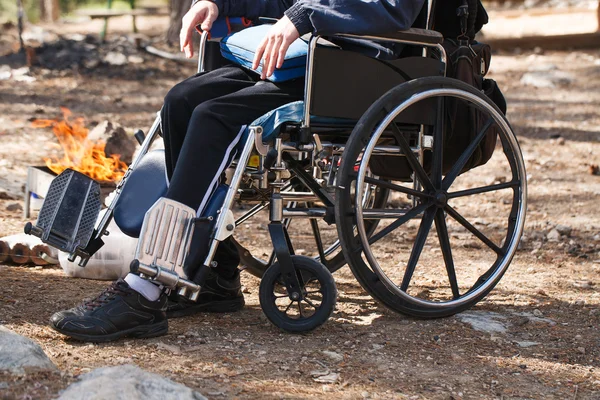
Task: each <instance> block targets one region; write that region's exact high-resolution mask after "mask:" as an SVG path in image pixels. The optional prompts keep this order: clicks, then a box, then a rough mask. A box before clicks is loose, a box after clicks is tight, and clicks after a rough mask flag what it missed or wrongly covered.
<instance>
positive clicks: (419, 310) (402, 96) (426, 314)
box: [335, 77, 520, 318]
mask: <svg viewBox="0 0 600 400" xmlns="http://www.w3.org/2000/svg"><path fill="white" fill-rule="evenodd" d="M440 88H451V89H458V90H462V91H465V92H468V93H470V94H473V95H475V96H477V97H479V98H480V99H483V100H485V102H487V103H488V104H489V105H491V106H492V107H493V108H494V109H495V110H496V111H498V112H499V113H500V114H502V112H501V111H500V110H499V109H498V107H497V106H496V105H495V104H494V103H493V102H492V101H491V100H490V99H489V98H487V97H486V96H485V95H484V94H482V93H481V92H480V91H478V90H476V89H475V88H474V87H472V86H470V85H468V84H466V83H464V82H461V81H458V80H456V79H451V78H443V77H428V78H420V79H415V80H412V81H409V82H406V83H403V84H401V85H399V86H397V87H395V88H393V89H391V90H390V91H389V92H387V93H386V94H385V95H384V96H383V97H381V98H380V99H379V100H378V101H377V102H375V103H374V104H373V105H372V106H371V107H370V108H369V109H368V110H367V111H366V112H365V114H364V115H363V116H362V118H361V119H360V120H359V122H358V123H357V125H356V127H355V128H354V131H353V132H352V135H351V136H350V140H349V141H348V143H347V145H346V150H345V153H344V155H343V156H342V162H341V165H340V172H339V181H338V188H337V189H336V206H335V212H336V221H337V227H338V234H339V237H340V240H341V244H342V249H343V251H344V254H345V256H346V260H347V262H348V264H349V266H350V269H351V270H352V272H353V274H354V276H355V277H356V279H357V280H358V282H359V283H360V284H361V286H362V287H363V288H364V289H365V290H366V291H367V292H368V293H369V294H370V295H371V296H373V297H374V298H375V299H377V300H379V301H380V302H381V303H383V304H384V305H385V306H387V307H388V308H390V309H392V310H394V311H396V312H399V313H402V314H405V315H409V316H413V317H417V318H441V317H447V316H451V315H454V314H456V313H459V312H461V311H464V310H467V309H469V308H471V307H473V306H474V305H475V304H476V303H477V302H479V301H481V300H482V299H483V298H484V297H485V296H486V295H487V294H488V293H489V292H490V291H491V290H492V289H493V288H494V287H495V286H496V284H497V283H498V282H499V280H500V278H501V277H502V275H503V274H504V272H502V275H500V276H499V277H497V279H496V280H495V282H493V283H492V284H491V286H489V287H488V288H487V290H484V291H482V292H481V293H479V294H478V295H477V296H476V297H475V298H474V299H472V300H471V301H469V302H468V303H466V304H462V305H460V306H455V307H451V308H450V307H434V306H432V307H424V306H418V305H415V304H414V303H410V302H408V301H406V300H405V299H403V298H402V297H400V296H399V295H397V294H394V293H393V292H391V291H390V290H389V289H388V288H387V287H386V286H385V285H384V283H383V282H382V281H381V280H380V278H379V277H378V276H377V275H376V273H375V272H374V271H373V270H372V269H371V267H370V266H369V265H368V264H367V263H366V262H365V261H364V260H363V258H362V256H361V254H362V253H361V251H357V246H361V245H360V239H359V238H358V237H357V236H356V233H355V226H356V219H355V216H354V215H353V213H351V212H348V211H349V210H353V209H354V204H353V202H352V200H351V196H350V194H349V190H347V189H346V188H348V187H350V185H351V183H352V179H353V177H352V171H353V168H354V163H355V158H356V157H355V154H358V152H359V151H360V150H361V149H363V148H364V147H365V146H366V145H367V144H368V143H369V140H370V136H371V134H372V132H373V131H374V129H375V127H376V126H377V124H378V123H379V122H380V121H381V120H382V119H383V117H384V116H385V115H386V114H387V112H386V111H385V110H393V109H394V108H395V107H397V106H398V105H400V104H401V103H402V102H404V101H406V100H408V99H409V98H410V97H412V96H414V95H415V94H418V93H422V92H424V91H427V90H433V89H440ZM505 121H506V119H505ZM506 122H507V123H508V121H506ZM508 134H510V135H512V136H513V137H514V133H513V132H512V131H511V132H509V133H508ZM503 145H504V143H503ZM517 147H518V146H517ZM505 151H506V150H505ZM519 154H520V151H519ZM513 207H514V204H513ZM507 236H508V233H507ZM517 240H518V238H517ZM359 250H360V249H359ZM512 256H513V255H509V256H508V257H510V259H512ZM505 258H506V257H505ZM509 262H510V260H509ZM495 265H499V262H496V263H495V264H494V265H492V266H491V268H490V270H492V269H493V268H494V267H495ZM482 284H483V282H482V283H476V284H475V285H474V287H473V288H472V289H471V291H472V290H475V289H476V286H477V285H479V287H481V285H482Z"/></svg>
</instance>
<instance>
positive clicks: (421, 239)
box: [400, 209, 436, 292]
mask: <svg viewBox="0 0 600 400" xmlns="http://www.w3.org/2000/svg"><path fill="white" fill-rule="evenodd" d="M435 213H436V210H432V209H428V210H427V211H425V215H423V219H422V220H421V225H420V226H419V232H418V233H417V238H416V239H415V243H414V244H413V248H412V251H411V253H410V258H409V259H408V264H407V265H406V271H405V272H404V278H402V284H401V285H400V290H402V291H404V292H406V290H407V289H408V285H409V284H410V281H411V279H412V277H413V274H414V273H415V268H416V266H417V263H418V262H419V258H420V257H421V252H422V251H423V246H424V245H425V242H426V241H427V236H429V231H430V230H431V224H432V223H433V218H434V217H435Z"/></svg>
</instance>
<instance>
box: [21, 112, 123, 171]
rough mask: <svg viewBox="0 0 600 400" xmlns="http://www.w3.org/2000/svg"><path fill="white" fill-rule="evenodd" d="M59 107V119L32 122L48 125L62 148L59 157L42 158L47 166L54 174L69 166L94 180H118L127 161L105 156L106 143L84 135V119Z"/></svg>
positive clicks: (38, 126) (39, 125)
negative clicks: (73, 117) (74, 117)
mask: <svg viewBox="0 0 600 400" xmlns="http://www.w3.org/2000/svg"><path fill="white" fill-rule="evenodd" d="M60 109H61V111H62V113H63V120H62V121H59V120H53V119H36V120H35V121H33V122H32V124H31V125H32V126H33V127H34V128H49V127H51V128H52V132H54V135H56V138H57V139H58V143H60V145H61V147H62V148H63V150H64V152H65V155H64V156H63V157H62V158H61V159H56V158H54V159H51V158H44V161H45V162H46V166H47V167H48V168H50V169H51V170H52V172H54V173H56V174H60V173H61V172H63V171H64V170H65V169H67V168H71V169H74V170H75V171H79V172H81V173H83V174H85V175H87V176H89V177H90V178H92V179H94V180H97V181H105V182H118V181H120V180H121V179H122V178H123V175H124V174H125V171H126V170H127V164H125V163H124V162H123V161H121V160H120V157H121V156H119V155H111V156H110V157H106V154H105V153H104V147H105V146H106V143H104V141H98V142H92V141H91V140H89V139H88V138H87V136H88V132H89V130H88V129H87V128H86V127H85V125H84V119H83V118H76V119H75V120H73V121H70V120H69V117H70V116H71V111H70V110H69V109H67V108H65V107H61V108H60Z"/></svg>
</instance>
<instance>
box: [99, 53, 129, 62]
mask: <svg viewBox="0 0 600 400" xmlns="http://www.w3.org/2000/svg"><path fill="white" fill-rule="evenodd" d="M103 61H104V62H105V63H107V64H110V65H117V66H119V65H125V64H127V56H125V54H123V53H117V52H115V51H109V52H108V53H106V55H105V56H104V58H103Z"/></svg>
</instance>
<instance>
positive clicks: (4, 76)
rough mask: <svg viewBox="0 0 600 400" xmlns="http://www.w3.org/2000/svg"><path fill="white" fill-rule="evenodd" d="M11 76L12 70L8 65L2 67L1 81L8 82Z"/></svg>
mask: <svg viewBox="0 0 600 400" xmlns="http://www.w3.org/2000/svg"><path fill="white" fill-rule="evenodd" d="M11 76H12V70H11V68H10V67H9V66H8V65H2V66H0V81H5V80H8V79H10V77H11Z"/></svg>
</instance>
